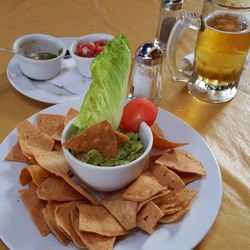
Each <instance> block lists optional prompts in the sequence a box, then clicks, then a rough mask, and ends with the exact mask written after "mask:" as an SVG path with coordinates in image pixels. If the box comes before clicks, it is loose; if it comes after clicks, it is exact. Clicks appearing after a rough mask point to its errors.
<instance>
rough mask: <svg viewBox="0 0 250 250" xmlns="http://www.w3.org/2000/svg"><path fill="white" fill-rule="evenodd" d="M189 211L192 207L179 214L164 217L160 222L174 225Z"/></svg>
mask: <svg viewBox="0 0 250 250" xmlns="http://www.w3.org/2000/svg"><path fill="white" fill-rule="evenodd" d="M189 210H190V207H185V208H184V209H182V210H180V211H178V212H177V213H174V214H168V215H165V216H163V217H162V218H161V219H160V220H159V222H160V223H164V224H168V223H173V222H175V221H178V220H179V219H181V218H182V217H183V216H184V215H185V214H186V213H187V212H188V211H189Z"/></svg>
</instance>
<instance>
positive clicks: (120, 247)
mask: <svg viewBox="0 0 250 250" xmlns="http://www.w3.org/2000/svg"><path fill="white" fill-rule="evenodd" d="M80 104H81V100H76V101H72V102H67V103H61V104H58V105H55V106H52V107H50V108H48V109H45V110H43V111H42V112H43V113H54V114H65V113H66V112H67V110H68V109H69V108H70V107H75V108H79V107H80ZM35 117H36V115H34V116H32V117H31V118H30V121H31V122H34V121H35ZM157 122H158V123H159V125H160V127H161V128H162V129H163V131H164V133H165V134H166V135H167V136H168V138H169V139H172V140H176V141H185V142H190V144H189V145H188V146H185V148H186V149H187V150H189V151H190V152H192V153H193V154H194V155H195V156H196V157H197V158H198V159H199V160H200V161H201V162H202V163H203V165H204V166H205V168H206V171H207V177H205V178H202V179H201V180H197V181H195V182H193V183H191V184H190V185H189V187H192V188H197V189H199V194H198V197H197V198H196V199H195V200H194V201H193V203H192V207H191V211H190V212H189V213H188V214H187V215H186V216H185V217H184V218H183V219H182V220H181V221H179V222H177V223H173V224H168V225H161V226H160V227H159V228H158V229H157V230H156V231H155V232H154V233H153V234H152V235H151V236H149V235H147V234H146V233H144V232H142V231H140V230H135V231H134V232H133V233H131V234H129V235H128V236H126V237H124V238H121V239H119V240H117V242H116V244H115V250H125V249H126V250H128V249H129V250H138V249H143V250H155V249H157V250H175V249H178V250H184V249H185V250H188V249H192V248H193V247H195V246H196V245H197V244H198V243H199V242H200V241H201V240H202V238H203V237H204V236H205V235H206V234H207V232H208V231H209V229H210V228H211V226H212V225H213V223H214V221H215V218H216V216H217V213H218V211H219V208H220V204H221V197H222V181H221V174H220V170H219V167H218V164H217V162H216V159H215V158H214V155H213V153H212V151H211V150H210V148H209V147H208V145H207V144H206V142H205V141H204V140H203V138H202V137H201V136H200V135H199V134H198V133H197V132H196V131H195V130H194V129H192V128H191V127H190V126H189V125H187V124H186V123H184V122H183V121H182V120H180V119H179V118H177V117H175V116H174V115H172V114H170V113H168V112H167V111H164V110H162V109H160V110H159V114H158V117H157ZM16 142H17V136H16V130H13V131H12V132H11V133H10V134H9V135H8V136H7V137H6V139H5V140H4V141H3V143H2V145H1V148H0V160H1V161H2V162H1V165H0V238H1V239H2V240H3V241H4V242H5V243H6V244H7V246H8V247H9V248H10V249H12V250H34V249H36V250H44V249H53V250H61V249H65V247H64V246H62V245H61V244H60V243H59V242H58V241H57V240H56V239H55V237H54V236H53V235H52V234H50V235H49V236H47V237H44V238H43V237H41V236H40V235H39V233H38V230H37V229H36V228H35V226H34V225H33V223H32V221H31V219H30V217H29V215H28V211H27V209H26V208H25V207H24V205H23V203H22V201H21V200H20V198H19V197H18V190H19V189H21V188H22V187H21V186H20V184H19V182H18V177H19V173H20V170H21V168H22V167H23V166H24V164H21V163H13V162H7V161H4V158H5V156H6V155H7V153H8V152H9V151H10V149H11V147H12V146H13V145H14V144H15V143H16ZM67 249H75V247H74V246H73V245H69V246H68V247H67Z"/></svg>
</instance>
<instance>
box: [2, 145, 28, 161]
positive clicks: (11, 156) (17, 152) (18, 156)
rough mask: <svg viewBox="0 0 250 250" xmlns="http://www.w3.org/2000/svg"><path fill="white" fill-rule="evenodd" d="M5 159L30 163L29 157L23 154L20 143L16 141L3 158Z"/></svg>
mask: <svg viewBox="0 0 250 250" xmlns="http://www.w3.org/2000/svg"><path fill="white" fill-rule="evenodd" d="M5 160H6V161H16V162H23V163H30V161H29V159H28V158H27V157H26V156H25V155H24V154H23V152H22V149H21V147H20V144H19V143H17V144H16V145H15V146H14V147H13V148H12V149H11V151H10V152H9V153H8V155H7V156H6V158H5Z"/></svg>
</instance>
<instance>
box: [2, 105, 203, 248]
mask: <svg viewBox="0 0 250 250" xmlns="http://www.w3.org/2000/svg"><path fill="white" fill-rule="evenodd" d="M76 114H77V111H76V110H74V109H70V110H69V111H68V113H67V115H66V116H62V115H52V114H38V116H37V125H33V124H31V123H30V122H28V121H24V122H22V123H20V124H19V125H18V126H17V135H18V143H17V144H16V145H15V146H14V147H13V148H12V150H11V152H10V153H9V154H8V155H7V157H6V160H9V161H11V160H12V161H17V162H24V163H29V165H28V166H26V167H24V168H23V169H22V171H21V173H20V183H21V185H23V186H27V188H26V189H22V190H20V191H19V194H20V197H21V199H22V201H23V203H24V205H25V206H26V208H27V209H28V211H29V213H30V216H31V218H32V220H33V222H34V224H35V225H36V227H37V229H38V230H39V232H40V234H41V235H42V236H46V235H48V234H49V233H53V234H54V235H55V237H56V238H57V239H58V241H59V242H60V243H62V244H63V245H68V244H69V243H70V242H71V241H72V242H73V243H74V244H75V246H76V247H79V248H88V249H90V250H92V249H93V250H99V249H103V250H106V249H107V250H108V249H113V246H114V244H115V241H116V239H117V238H118V237H121V236H123V235H127V234H129V233H133V231H134V230H133V229H135V228H139V229H141V230H143V231H145V232H146V233H148V234H152V233H153V232H154V231H155V230H156V229H157V227H158V226H159V225H161V224H167V223H172V222H175V221H178V220H179V219H181V218H182V217H183V216H184V215H185V214H186V213H187V212H188V211H189V210H190V207H191V202H192V199H193V198H194V197H195V196H196V195H197V193H198V190H195V189H190V188H188V187H187V186H186V184H188V183H190V182H192V181H194V180H196V179H198V178H201V177H202V176H205V175H206V172H205V170H204V167H203V166H202V165H201V163H200V162H199V161H198V160H197V159H195V158H194V156H193V155H192V154H190V153H189V152H187V151H184V150H180V149H175V148H176V147H179V146H182V145H185V143H176V142H171V141H168V140H166V139H165V138H164V136H163V133H162V132H161V130H160V128H159V126H158V125H157V124H155V125H153V126H152V132H153V135H154V147H153V149H152V151H151V155H150V161H149V167H148V169H146V170H145V171H144V172H143V173H142V174H141V175H140V176H139V177H138V178H137V179H136V180H135V181H134V182H133V183H131V184H130V185H129V186H128V187H126V188H125V189H123V190H120V191H118V192H115V193H114V192H113V193H107V194H106V196H105V198H103V199H102V200H98V199H97V197H95V196H94V195H93V194H91V193H90V192H88V191H87V190H86V189H85V188H83V187H82V186H81V185H79V184H78V182H76V179H74V177H72V173H71V171H70V169H69V166H68V163H67V161H66V159H65V157H64V155H63V153H62V151H61V142H60V139H61V133H62V130H63V128H64V126H65V124H67V122H69V121H70V119H72V118H73V117H74V116H75V115H76ZM116 136H117V135H116ZM118 136H119V135H118Z"/></svg>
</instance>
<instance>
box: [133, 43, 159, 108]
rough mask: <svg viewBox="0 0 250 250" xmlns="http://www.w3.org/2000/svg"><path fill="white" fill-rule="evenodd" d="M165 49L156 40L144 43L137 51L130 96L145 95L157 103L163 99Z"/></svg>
mask: <svg viewBox="0 0 250 250" xmlns="http://www.w3.org/2000/svg"><path fill="white" fill-rule="evenodd" d="M162 56H163V51H162V49H161V48H160V46H159V45H158V44H157V43H155V42H147V43H144V44H142V45H141V46H140V47H139V48H138V49H137V51H136V53H135V62H134V67H133V75H132V85H131V91H130V97H132V98H135V97H144V98H147V99H149V100H151V101H152V102H154V103H155V104H157V105H158V104H159V102H160V99H161V81H162V79H161V78H162V76H161V69H162Z"/></svg>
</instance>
